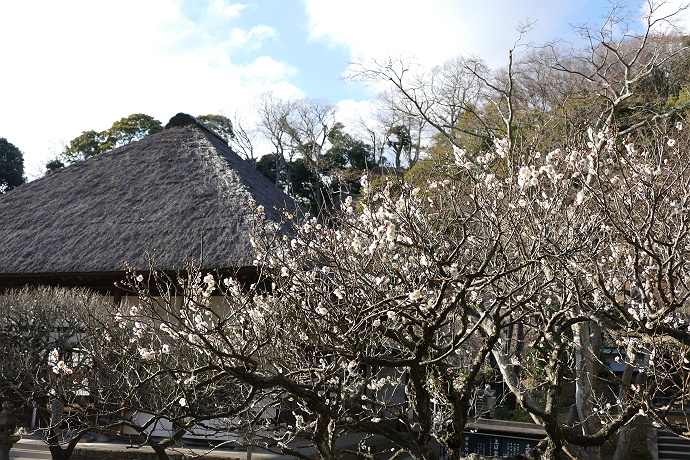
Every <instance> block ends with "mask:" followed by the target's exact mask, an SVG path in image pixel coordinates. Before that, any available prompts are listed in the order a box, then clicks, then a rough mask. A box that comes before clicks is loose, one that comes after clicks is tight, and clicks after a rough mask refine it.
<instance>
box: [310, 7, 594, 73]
mask: <svg viewBox="0 0 690 460" xmlns="http://www.w3.org/2000/svg"><path fill="white" fill-rule="evenodd" d="M303 2H304V4H305V7H306V10H307V13H308V15H309V17H310V35H311V39H312V40H324V41H326V42H327V43H329V44H330V45H331V46H344V47H346V48H347V49H348V50H349V52H350V55H351V58H352V59H353V60H357V59H368V58H374V57H377V58H388V57H396V56H400V55H404V56H414V57H416V58H417V59H418V60H419V61H420V62H422V63H424V64H426V65H436V64H440V63H441V62H443V61H445V60H448V59H450V58H452V57H455V56H458V55H460V54H469V55H478V56H481V57H483V58H484V59H485V60H486V61H487V63H488V64H489V65H491V66H501V65H504V64H505V63H506V62H507V58H508V50H509V49H510V48H511V47H512V46H513V45H514V43H515V41H516V40H517V39H518V37H519V33H518V31H517V28H518V27H519V25H520V24H521V23H525V22H527V21H529V20H536V21H537V23H536V27H535V29H534V31H533V32H531V33H530V34H529V36H528V38H527V40H528V41H536V42H543V41H546V40H549V39H552V38H554V37H556V36H560V35H561V34H562V30H561V28H562V25H563V19H564V18H565V16H566V15H567V14H569V13H572V12H573V10H575V9H578V8H580V9H581V8H583V5H584V4H585V3H587V0H563V1H559V2H553V1H550V2H548V7H547V2H546V1H544V0H524V1H521V2H517V1H503V0H484V1H481V2H458V1H456V0H433V1H429V2H426V3H424V5H423V6H421V4H420V3H419V2H418V1H414V0H378V1H376V2H371V1H368V0H349V1H332V2H323V1H320V0H303ZM499 11H500V14H496V13H497V12H499Z"/></svg>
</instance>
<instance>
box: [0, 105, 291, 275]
mask: <svg viewBox="0 0 690 460" xmlns="http://www.w3.org/2000/svg"><path fill="white" fill-rule="evenodd" d="M252 202H255V203H256V204H262V205H263V206H264V207H265V209H266V213H267V214H268V215H269V217H270V218H273V219H278V218H279V214H278V212H277V211H274V209H275V208H282V207H283V206H285V205H286V204H288V205H291V200H290V198H289V197H288V196H287V195H285V194H284V193H283V192H282V191H280V190H279V189H278V188H277V187H275V186H274V185H273V184H272V183H271V182H270V181H268V180H267V179H266V178H264V177H263V176H262V175H261V174H260V173H259V172H258V171H257V170H256V169H254V168H253V167H252V166H251V165H250V164H248V163H247V162H246V161H244V160H242V159H241V158H240V157H239V156H237V155H236V154H235V153H234V152H233V151H232V150H231V149H230V148H229V147H228V146H227V144H225V143H224V141H223V140H221V139H220V138H219V137H218V136H216V135H215V134H214V133H212V132H211V131H210V130H208V129H207V128H205V127H204V126H203V125H201V124H200V123H199V122H198V121H197V120H196V119H194V118H193V117H190V116H189V115H184V114H178V115H177V116H175V117H173V119H172V120H171V123H169V124H168V126H166V129H165V130H164V131H163V132H161V133H158V134H155V135H152V136H149V137H146V138H145V139H143V140H141V141H139V142H134V143H131V144H129V145H126V146H124V147H120V148H118V149H115V150H113V151H111V152H109V153H106V154H103V155H100V156H98V157H95V158H92V159H89V160H86V161H84V162H81V163H77V164H74V165H71V166H69V167H67V168H64V169H63V170H60V171H57V172H55V173H53V174H50V175H48V176H46V177H43V178H41V179H39V180H36V181H34V182H31V183H29V184H26V185H23V186H21V187H18V188H16V189H15V190H12V191H11V192H8V193H6V194H4V195H0V222H2V224H1V228H0V277H1V278H4V279H5V280H6V281H7V280H8V278H9V277H12V276H14V275H22V276H20V278H26V276H25V275H30V274H35V275H38V274H46V275H49V274H67V273H70V274H74V275H78V274H79V273H82V274H83V273H92V274H94V273H96V272H98V273H103V272H111V273H114V272H119V273H122V271H123V267H124V266H123V263H124V262H125V261H129V262H131V263H132V264H134V265H135V266H140V267H146V266H147V265H146V262H147V256H146V254H147V253H148V254H150V253H154V254H155V261H156V265H157V267H158V268H160V269H168V270H173V269H178V268H182V266H183V261H184V259H185V258H194V259H196V260H202V261H203V266H204V267H208V268H239V267H245V266H250V265H251V264H252V260H253V250H252V247H251V245H250V243H249V234H248V231H249V230H250V227H251V218H250V214H251V212H250V211H251V208H250V207H251V206H255V205H254V204H251V203H252ZM5 285H8V284H5Z"/></svg>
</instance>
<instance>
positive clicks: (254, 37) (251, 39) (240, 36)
mask: <svg viewBox="0 0 690 460" xmlns="http://www.w3.org/2000/svg"><path fill="white" fill-rule="evenodd" d="M277 36H278V32H277V31H276V30H275V29H274V28H273V27H268V26H263V25H261V26H255V27H252V28H251V29H249V30H245V29H241V28H239V27H235V28H233V29H232V31H231V32H230V40H229V44H230V45H232V47H233V48H239V47H243V48H248V49H252V50H254V49H259V48H261V45H262V44H263V42H264V41H265V40H266V39H269V38H275V37H277Z"/></svg>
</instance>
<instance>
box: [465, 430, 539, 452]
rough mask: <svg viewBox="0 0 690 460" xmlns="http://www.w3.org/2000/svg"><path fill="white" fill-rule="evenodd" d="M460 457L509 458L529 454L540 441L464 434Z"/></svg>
mask: <svg viewBox="0 0 690 460" xmlns="http://www.w3.org/2000/svg"><path fill="white" fill-rule="evenodd" d="M464 437H465V447H464V448H463V449H462V455H463V456H465V457H466V456H468V455H470V454H479V455H490V456H509V455H520V454H527V453H529V452H530V451H531V450H532V449H533V448H534V446H536V445H537V444H538V443H539V441H540V439H536V438H526V437H519V436H505V435H499V434H484V433H482V434H480V433H465V434H464Z"/></svg>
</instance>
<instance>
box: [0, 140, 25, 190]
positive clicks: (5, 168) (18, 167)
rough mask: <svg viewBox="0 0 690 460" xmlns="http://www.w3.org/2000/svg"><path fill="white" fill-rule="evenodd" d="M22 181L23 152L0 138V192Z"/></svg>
mask: <svg viewBox="0 0 690 460" xmlns="http://www.w3.org/2000/svg"><path fill="white" fill-rule="evenodd" d="M24 182H26V178H25V177H24V154H23V153H22V151H21V150H19V149H18V148H17V147H16V146H15V145H14V144H12V143H11V142H9V141H8V140H7V139H5V138H4V137H3V138H0V193H4V192H6V191H8V190H12V189H13V188H15V187H18V186H19V185H22V184H23V183H24Z"/></svg>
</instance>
